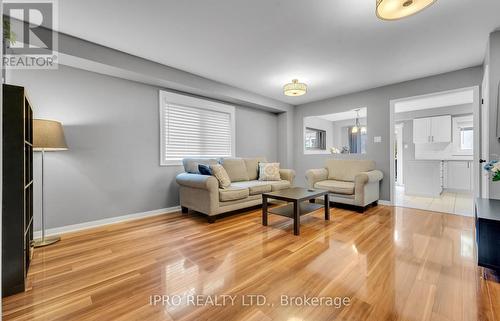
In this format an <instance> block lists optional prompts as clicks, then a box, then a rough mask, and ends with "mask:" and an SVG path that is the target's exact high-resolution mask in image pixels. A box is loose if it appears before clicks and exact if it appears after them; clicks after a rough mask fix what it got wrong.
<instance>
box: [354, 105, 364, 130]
mask: <svg viewBox="0 0 500 321" xmlns="http://www.w3.org/2000/svg"><path fill="white" fill-rule="evenodd" d="M359 110H360V109H359V108H358V109H355V110H354V111H355V112H356V120H355V121H354V126H353V127H352V128H351V133H353V134H357V133H358V132H359V131H361V134H366V127H365V126H361V125H360V123H359Z"/></svg>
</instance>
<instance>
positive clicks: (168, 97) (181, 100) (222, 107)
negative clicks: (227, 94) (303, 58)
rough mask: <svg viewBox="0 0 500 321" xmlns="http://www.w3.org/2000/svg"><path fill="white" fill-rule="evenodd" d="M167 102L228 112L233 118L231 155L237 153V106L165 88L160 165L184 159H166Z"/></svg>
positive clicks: (161, 97)
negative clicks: (165, 106)
mask: <svg viewBox="0 0 500 321" xmlns="http://www.w3.org/2000/svg"><path fill="white" fill-rule="evenodd" d="M165 103H171V104H177V105H181V106H189V107H195V108H201V109H207V110H214V111H218V112H224V113H228V114H229V115H230V118H231V124H230V126H231V157H234V156H235V155H236V127H235V108H234V106H231V105H226V104H223V103H218V102H215V101H212V100H208V99H203V98H196V97H191V96H186V95H181V94H177V93H172V92H168V91H164V90H160V91H159V117H160V119H159V120H160V121H159V123H160V166H181V165H182V159H175V160H173V159H172V160H166V159H165V148H164V146H165V126H164V124H163V121H164V119H165V118H164V117H163V116H164V112H165V108H163V107H164V104H165Z"/></svg>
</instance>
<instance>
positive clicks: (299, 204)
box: [262, 187, 330, 235]
mask: <svg viewBox="0 0 500 321" xmlns="http://www.w3.org/2000/svg"><path fill="white" fill-rule="evenodd" d="M321 196H324V198H325V204H324V205H321V204H316V203H314V201H313V200H314V199H316V198H317V197H321ZM268 199H276V200H280V201H285V202H289V203H290V204H288V205H285V206H281V207H276V208H272V209H271V210H268V209H267V200H268ZM306 201H310V202H306ZM322 207H324V209H325V220H327V221H328V220H330V202H329V199H328V191H326V190H321V189H307V188H302V187H292V188H287V189H283V190H280V191H275V192H269V193H263V194H262V225H264V226H267V217H268V215H269V214H275V215H281V216H285V217H288V218H292V219H293V234H295V235H299V234H300V216H302V215H306V214H308V213H311V212H313V211H316V210H318V209H320V208H322Z"/></svg>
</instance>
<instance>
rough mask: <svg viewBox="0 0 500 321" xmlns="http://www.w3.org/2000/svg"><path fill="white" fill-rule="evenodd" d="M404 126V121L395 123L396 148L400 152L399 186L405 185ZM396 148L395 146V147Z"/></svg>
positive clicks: (397, 170)
mask: <svg viewBox="0 0 500 321" xmlns="http://www.w3.org/2000/svg"><path fill="white" fill-rule="evenodd" d="M403 127H404V124H403V123H400V124H395V125H394V129H395V135H396V137H397V138H396V145H395V146H396V149H397V152H398V168H396V169H395V170H396V172H397V173H398V175H397V177H398V180H397V182H396V183H397V185H399V186H402V185H403V175H404V174H403V161H404V160H403V158H404V156H403V153H404V149H403ZM393 148H394V147H393Z"/></svg>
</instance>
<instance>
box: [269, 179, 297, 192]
mask: <svg viewBox="0 0 500 321" xmlns="http://www.w3.org/2000/svg"><path fill="white" fill-rule="evenodd" d="M269 185H271V191H272V192H274V191H279V190H282V189H285V188H289V187H290V186H291V185H292V184H290V182H289V181H286V180H284V179H282V180H281V181H270V182H269Z"/></svg>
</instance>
